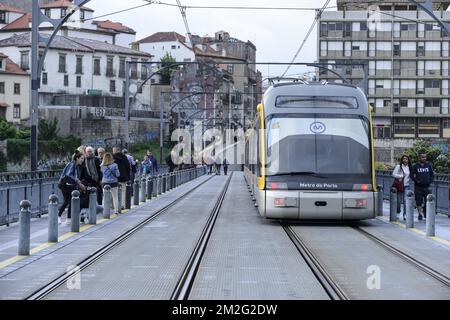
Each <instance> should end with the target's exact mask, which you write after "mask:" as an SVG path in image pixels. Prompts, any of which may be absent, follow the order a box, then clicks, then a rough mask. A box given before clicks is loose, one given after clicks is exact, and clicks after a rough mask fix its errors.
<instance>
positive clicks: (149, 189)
mask: <svg viewBox="0 0 450 320" xmlns="http://www.w3.org/2000/svg"><path fill="white" fill-rule="evenodd" d="M152 196H153V179H152V178H151V177H148V178H147V199H148V200H152Z"/></svg>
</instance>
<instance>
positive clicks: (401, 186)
mask: <svg viewBox="0 0 450 320" xmlns="http://www.w3.org/2000/svg"><path fill="white" fill-rule="evenodd" d="M400 169H401V170H402V172H403V169H402V167H401V166H400ZM404 179H405V173H404V172H403V178H401V179H394V182H393V183H392V188H395V189H397V192H404V191H405V185H404V184H403V180H404Z"/></svg>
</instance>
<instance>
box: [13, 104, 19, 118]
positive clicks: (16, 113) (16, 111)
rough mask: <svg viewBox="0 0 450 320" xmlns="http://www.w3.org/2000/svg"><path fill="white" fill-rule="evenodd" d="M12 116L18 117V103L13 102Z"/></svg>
mask: <svg viewBox="0 0 450 320" xmlns="http://www.w3.org/2000/svg"><path fill="white" fill-rule="evenodd" d="M13 118H14V119H20V104H14V108H13Z"/></svg>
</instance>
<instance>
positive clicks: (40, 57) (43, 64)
mask: <svg viewBox="0 0 450 320" xmlns="http://www.w3.org/2000/svg"><path fill="white" fill-rule="evenodd" d="M43 55H44V51H39V60H42V56H43ZM42 71H45V61H43V62H42Z"/></svg>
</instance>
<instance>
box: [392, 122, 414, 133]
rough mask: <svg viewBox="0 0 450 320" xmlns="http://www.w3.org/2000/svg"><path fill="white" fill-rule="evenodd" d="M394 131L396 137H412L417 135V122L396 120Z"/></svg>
mask: <svg viewBox="0 0 450 320" xmlns="http://www.w3.org/2000/svg"><path fill="white" fill-rule="evenodd" d="M394 121H395V125H394V130H395V134H396V135H410V136H414V135H415V134H416V122H415V120H414V118H394Z"/></svg>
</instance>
